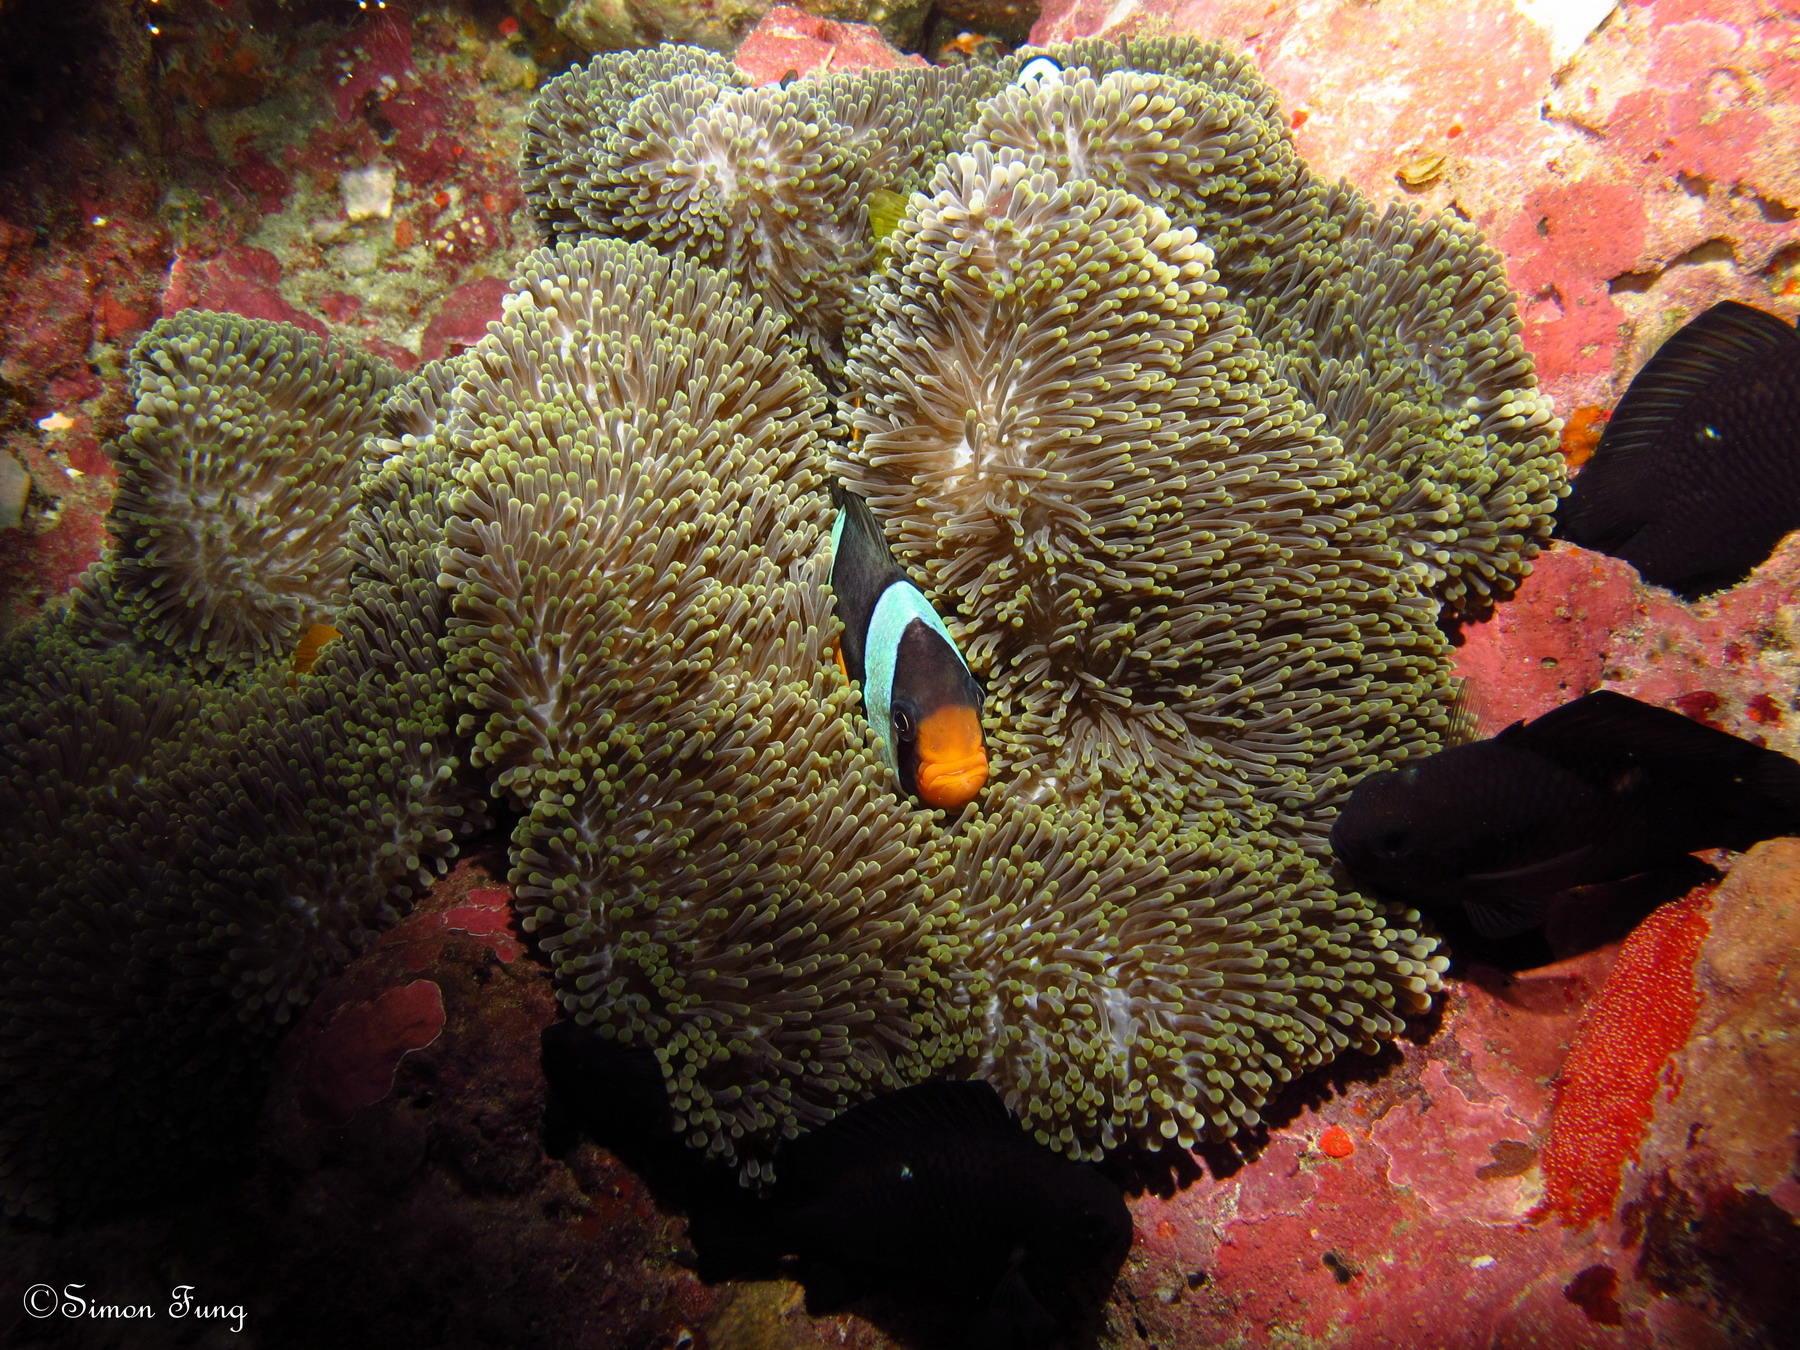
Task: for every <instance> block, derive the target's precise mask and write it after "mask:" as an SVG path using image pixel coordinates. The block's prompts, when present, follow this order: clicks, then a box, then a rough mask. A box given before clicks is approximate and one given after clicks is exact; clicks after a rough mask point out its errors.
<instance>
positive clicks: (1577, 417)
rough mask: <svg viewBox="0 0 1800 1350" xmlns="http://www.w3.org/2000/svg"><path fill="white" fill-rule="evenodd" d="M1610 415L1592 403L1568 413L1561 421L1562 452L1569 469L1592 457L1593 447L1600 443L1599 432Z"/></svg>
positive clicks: (1578, 466) (1603, 429)
mask: <svg viewBox="0 0 1800 1350" xmlns="http://www.w3.org/2000/svg"><path fill="white" fill-rule="evenodd" d="M1611 416H1612V414H1611V413H1609V412H1607V410H1606V409H1605V408H1596V407H1594V406H1593V405H1592V404H1590V405H1589V406H1587V407H1585V408H1577V409H1576V410H1575V411H1574V412H1573V413H1571V414H1570V415H1569V420H1568V421H1567V422H1564V423H1563V434H1562V452H1563V458H1564V459H1565V460H1567V461H1568V463H1569V467H1570V468H1571V469H1579V468H1580V467H1581V466H1582V465H1583V464H1586V463H1587V462H1588V461H1589V460H1590V459H1592V458H1593V457H1594V447H1595V446H1597V445H1599V444H1600V436H1601V433H1602V432H1604V431H1605V430H1606V423H1607V419H1608V418H1610V417H1611Z"/></svg>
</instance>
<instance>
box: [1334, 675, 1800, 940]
mask: <svg viewBox="0 0 1800 1350" xmlns="http://www.w3.org/2000/svg"><path fill="white" fill-rule="evenodd" d="M1794 833H1800V764H1796V763H1795V762H1794V761H1793V760H1791V759H1789V758H1788V757H1787V756H1785V755H1781V754H1777V753H1776V752H1774V751H1772V750H1766V749H1763V748H1762V747H1760V746H1756V745H1752V744H1751V743H1750V742H1748V741H1746V740H1743V739H1742V738H1740V737H1737V736H1732V735H1729V734H1728V733H1726V732H1723V731H1719V730H1716V729H1714V728H1712V727H1707V726H1703V725H1701V724H1700V723H1698V722H1694V721H1691V720H1689V719H1688V718H1685V717H1683V716H1681V714H1679V713H1675V712H1670V711H1668V710H1667V709H1663V708H1657V707H1653V706H1651V705H1650V704H1647V703H1640V702H1639V701H1638V700H1636V699H1631V698H1626V697H1625V696H1624V695H1622V694H1615V693H1611V692H1606V691H1602V692H1600V693H1595V694H1589V695H1587V696H1586V697H1585V698H1581V699H1577V700H1575V701H1574V702H1573V703H1569V704H1565V705H1564V706H1563V707H1561V708H1557V709H1555V710H1553V711H1551V712H1549V713H1546V714H1544V716H1542V717H1540V718H1538V719H1537V720H1535V721H1533V722H1531V723H1529V724H1527V723H1523V722H1519V723H1515V724H1514V725H1512V726H1510V727H1508V728H1507V729H1506V730H1505V731H1503V732H1501V733H1500V734H1499V735H1498V736H1496V737H1494V738H1492V739H1491V740H1486V741H1480V742H1477V743H1476V744H1474V745H1466V746H1459V747H1457V748H1455V749H1451V750H1445V751H1441V752H1439V753H1438V754H1435V755H1431V756H1429V757H1427V758H1425V759H1423V760H1421V761H1419V762H1418V763H1417V764H1414V765H1410V766H1408V767H1407V768H1404V769H1401V770H1398V771H1395V772H1390V773H1382V774H1376V775H1374V776H1373V777H1371V778H1369V779H1367V780H1365V781H1364V782H1363V783H1361V784H1359V785H1358V787H1357V788H1356V790H1355V791H1354V792H1353V793H1351V795H1350V799H1349V800H1348V801H1347V802H1346V803H1345V804H1344V808H1343V810H1342V812H1340V813H1339V816H1338V819H1337V822H1336V824H1335V825H1334V826H1333V827H1332V833H1331V844H1332V848H1333V850H1334V851H1335V852H1336V853H1337V855H1338V858H1339V859H1340V860H1341V861H1342V862H1343V864H1344V866H1345V867H1346V868H1347V869H1348V870H1349V872H1350V874H1351V875H1352V876H1354V877H1355V878H1356V879H1357V881H1358V882H1359V883H1361V884H1364V885H1368V886H1372V887H1375V888H1377V889H1379V890H1383V891H1386V892H1389V893H1391V894H1393V895H1396V896H1400V897H1403V898H1405V899H1408V900H1411V901H1414V902H1417V903H1419V904H1421V905H1424V906H1427V907H1430V906H1433V905H1446V904H1460V905H1462V906H1463V908H1464V910H1465V911H1466V912H1467V914H1468V916H1469V919H1470V921H1471V922H1472V923H1473V925H1474V926H1475V928H1476V930H1477V931H1478V932H1480V933H1481V934H1482V935H1483V936H1485V937H1506V936H1511V935H1513V934H1517V933H1521V932H1524V931H1527V930H1528V929H1530V928H1532V927H1534V926H1536V925H1537V924H1538V923H1540V922H1541V921H1542V918H1543V913H1544V907H1545V903H1546V901H1547V900H1548V899H1549V897H1551V896H1553V895H1555V894H1557V893H1559V892H1563V891H1566V890H1569V889H1570V888H1573V887H1577V886H1588V885H1594V884H1597V883H1601V882H1612V881H1619V880H1622V879H1624V878H1626V877H1630V876H1636V875H1638V874H1640V873H1643V872H1648V871H1652V870H1654V869H1658V868H1661V867H1665V866H1668V865H1671V864H1673V863H1675V862H1677V861H1679V860H1681V859H1682V858H1684V857H1685V856H1686V855H1687V854H1689V853H1692V852H1693V851H1695V850H1696V849H1703V848H1732V849H1743V848H1748V847H1749V846H1750V845H1751V844H1753V843H1755V842H1756V841H1757V840H1759V839H1769V838H1774V837H1776V836H1779V835H1784V834H1794Z"/></svg>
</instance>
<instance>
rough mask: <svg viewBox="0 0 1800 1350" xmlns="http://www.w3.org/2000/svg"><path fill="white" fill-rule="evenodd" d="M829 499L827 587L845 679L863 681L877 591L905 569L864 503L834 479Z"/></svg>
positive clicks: (898, 578) (902, 577) (903, 575)
mask: <svg viewBox="0 0 1800 1350" xmlns="http://www.w3.org/2000/svg"><path fill="white" fill-rule="evenodd" d="M831 498H832V500H833V501H834V502H836V503H837V507H838V517H837V523H836V524H835V525H833V527H832V532H831V590H832V594H833V596H834V597H835V598H836V601H837V616H838V619H839V620H840V621H841V622H842V623H843V625H844V637H843V642H842V645H841V647H840V651H841V654H842V656H843V658H844V668H845V670H846V672H847V673H848V674H849V676H850V678H851V679H853V680H857V681H859V682H862V681H866V679H867V672H866V671H865V669H864V661H865V659H866V643H867V642H868V636H869V621H870V619H871V618H873V617H874V614H875V606H876V605H877V604H878V603H879V602H880V600H881V596H882V593H883V592H884V591H886V590H887V589H888V587H890V586H892V585H893V584H894V583H895V582H896V581H904V580H906V573H904V572H902V571H901V570H900V564H899V563H897V562H895V561H894V553H893V550H892V549H890V548H889V547H888V542H887V536H886V535H885V534H883V533H882V530H881V524H880V522H879V521H877V520H876V519H875V513H874V512H873V511H871V510H869V504H868V503H867V502H865V501H864V500H863V499H862V498H861V497H859V496H857V495H856V494H855V493H854V492H852V491H850V490H849V489H848V488H846V487H844V486H843V485H842V484H837V483H834V484H833V485H832V489H831Z"/></svg>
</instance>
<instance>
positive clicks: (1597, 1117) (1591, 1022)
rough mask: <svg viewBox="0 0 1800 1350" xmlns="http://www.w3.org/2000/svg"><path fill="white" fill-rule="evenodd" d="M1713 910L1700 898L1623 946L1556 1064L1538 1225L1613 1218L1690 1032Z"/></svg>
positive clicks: (1663, 915)
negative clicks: (1626, 1170)
mask: <svg viewBox="0 0 1800 1350" xmlns="http://www.w3.org/2000/svg"><path fill="white" fill-rule="evenodd" d="M1711 908H1712V893H1711V891H1710V890H1702V891H1697V892H1695V893H1694V894H1693V895H1690V896H1688V897H1687V898H1686V899H1684V900H1681V901H1679V902H1678V903H1675V904H1670V905H1665V906H1664V907H1663V908H1662V909H1659V910H1658V911H1656V913H1654V914H1652V915H1651V916H1650V917H1649V918H1648V919H1646V920H1645V921H1644V922H1643V923H1642V924H1641V925H1639V927H1638V928H1637V929H1636V930H1635V931H1634V932H1633V933H1632V934H1631V936H1630V937H1628V938H1627V939H1626V940H1625V945H1624V947H1623V948H1621V949H1620V952H1619V961H1618V964H1617V965H1616V966H1614V967H1613V973H1612V976H1611V978H1609V979H1608V980H1607V982H1606V984H1605V986H1604V987H1603V988H1602V989H1601V990H1600V995H1599V997H1598V998H1597V999H1595V1000H1594V1003H1593V1006H1592V1007H1591V1008H1590V1009H1589V1010H1588V1017H1587V1021H1586V1022H1584V1023H1583V1024H1582V1028H1581V1031H1580V1033H1579V1034H1578V1035H1577V1036H1576V1038H1575V1044H1574V1046H1573V1047H1572V1048H1571V1049H1570V1051H1569V1058H1568V1060H1567V1062H1566V1063H1565V1064H1564V1065H1563V1072H1562V1082H1561V1084H1560V1086H1559V1087H1558V1089H1557V1094H1556V1109H1555V1112H1554V1115H1553V1116H1552V1120H1551V1132H1550V1142H1549V1144H1548V1145H1546V1146H1545V1148H1544V1157H1543V1166H1544V1181H1545V1187H1546V1190H1545V1196H1544V1201H1543V1203H1542V1204H1541V1205H1540V1206H1539V1207H1538V1208H1537V1210H1535V1211H1534V1214H1535V1216H1536V1217H1540V1218H1541V1217H1546V1216H1549V1215H1555V1216H1556V1217H1557V1218H1558V1219H1559V1220H1561V1222H1562V1223H1564V1224H1565V1225H1567V1226H1569V1227H1572V1228H1582V1227H1586V1226H1587V1225H1589V1224H1592V1223H1594V1222H1595V1221H1596V1220H1598V1219H1601V1218H1604V1217H1606V1216H1607V1215H1608V1214H1610V1213H1611V1212H1612V1209H1613V1204H1614V1202H1615V1201H1616V1200H1617V1199H1618V1195H1619V1175H1620V1170H1621V1169H1622V1168H1623V1167H1624V1166H1625V1164H1626V1163H1627V1162H1628V1161H1629V1160H1631V1159H1632V1158H1635V1157H1636V1156H1637V1152H1638V1145H1639V1144H1640V1143H1641V1142H1642V1140H1643V1138H1644V1131H1645V1129H1646V1128H1647V1127H1648V1124H1649V1120H1650V1117H1651V1115H1652V1114H1653V1112H1654V1110H1655V1106H1656V1098H1657V1094H1658V1092H1659V1091H1660V1090H1661V1089H1662V1088H1663V1086H1664V1072H1663V1071H1664V1069H1665V1067H1666V1066H1667V1065H1668V1063H1669V1058H1670V1056H1671V1055H1673V1054H1674V1053H1675V1052H1676V1051H1677V1050H1679V1049H1680V1048H1681V1047H1682V1046H1683V1045H1684V1044H1686V1042H1687V1038H1688V1034H1689V1033H1690V1032H1691V1031H1692V1030H1693V1028H1694V1017H1695V1015H1696V1013H1698V1011H1699V1008H1700V994H1699V991H1698V990H1697V989H1696V988H1695V986H1694V962H1695V961H1696V959H1698V957H1699V955H1700V948H1701V946H1702V945H1703V944H1704V943H1705V941H1706V936H1707V933H1708V931H1709V928H1710V911H1711Z"/></svg>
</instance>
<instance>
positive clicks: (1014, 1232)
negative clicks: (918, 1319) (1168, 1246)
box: [692, 1082, 1132, 1347]
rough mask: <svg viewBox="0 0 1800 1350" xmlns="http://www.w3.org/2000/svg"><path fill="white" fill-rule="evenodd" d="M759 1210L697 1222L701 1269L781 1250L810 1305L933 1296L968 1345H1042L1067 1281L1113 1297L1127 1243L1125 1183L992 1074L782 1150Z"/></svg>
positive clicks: (763, 1263)
mask: <svg viewBox="0 0 1800 1350" xmlns="http://www.w3.org/2000/svg"><path fill="white" fill-rule="evenodd" d="M775 1168H776V1184H775V1188H774V1192H773V1194H772V1195H771V1197H770V1198H769V1200H768V1201H767V1202H766V1203H765V1204H764V1205H763V1206H762V1207H761V1208H760V1210H759V1211H756V1212H753V1213H751V1214H748V1215H746V1214H745V1213H743V1212H741V1211H740V1212H738V1213H736V1214H733V1215H732V1216H731V1217H730V1222H729V1223H722V1222H720V1221H719V1220H718V1219H717V1218H716V1217H714V1216H701V1215H697V1216H696V1222H695V1225H694V1227H693V1229H692V1235H693V1237H694V1240H695V1246H696V1249H697V1250H698V1251H699V1252H700V1253H701V1261H702V1265H701V1274H702V1275H703V1277H706V1278H726V1277H729V1276H731V1275H732V1274H734V1273H735V1272H736V1271H737V1270H739V1269H746V1270H757V1269H766V1268H767V1267H768V1265H769V1260H770V1257H771V1256H772V1255H773V1256H776V1257H777V1258H778V1259H779V1260H780V1262H781V1265H782V1268H783V1269H784V1270H786V1271H787V1273H789V1274H791V1275H793V1276H794V1277H796V1278H798V1279H799V1280H800V1281H801V1282H802V1283H803V1284H804V1285H805V1286H806V1291H807V1309H808V1311H809V1312H812V1313H815V1314H816V1313H823V1312H830V1311H833V1310H835V1309H838V1308H841V1307H843V1306H845V1305H846V1304H848V1303H850V1302H853V1301H855V1300H857V1299H860V1298H864V1297H869V1296H876V1297H880V1296H888V1297H897V1298H902V1299H907V1300H916V1299H918V1298H921V1297H922V1298H928V1299H931V1300H933V1301H934V1302H936V1303H937V1304H938V1305H940V1306H945V1307H948V1308H950V1309H951V1310H952V1311H954V1312H956V1313H957V1314H958V1316H959V1318H960V1320H961V1331H962V1341H963V1343H964V1344H965V1345H970V1346H976V1345H978V1346H982V1347H1009V1346H1031V1345H1041V1344H1043V1343H1044V1342H1045V1341H1046V1340H1047V1339H1048V1338H1050V1337H1052V1336H1053V1335H1055V1334H1056V1333H1057V1332H1058V1331H1059V1329H1063V1328H1064V1326H1065V1317H1064V1316H1062V1315H1059V1313H1058V1312H1057V1311H1053V1309H1061V1308H1063V1307H1064V1305H1065V1304H1066V1303H1067V1302H1068V1298H1069V1294H1070V1291H1071V1290H1077V1289H1081V1288H1084V1287H1091V1288H1092V1290H1093V1293H1094V1295H1095V1296H1096V1297H1100V1296H1103V1295H1104V1292H1105V1290H1106V1289H1107V1288H1108V1287H1109V1286H1110V1284H1111V1280H1112V1277H1113V1276H1114V1275H1115V1274H1116V1273H1117V1269H1118V1265H1119V1263H1121V1262H1122V1261H1123V1259H1124V1257H1125V1253H1126V1251H1127V1249H1128V1248H1129V1247H1130V1245H1131V1232H1132V1230H1131V1212H1130V1210H1129V1209H1127V1208H1126V1205H1125V1198H1124V1194H1123V1193H1122V1192H1121V1191H1120V1189H1119V1187H1118V1186H1117V1185H1116V1184H1115V1183H1114V1182H1112V1181H1111V1180H1109V1179H1108V1178H1107V1177H1106V1176H1105V1175H1104V1174H1103V1173H1101V1172H1100V1171H1099V1170H1098V1169H1096V1168H1095V1167H1093V1166H1091V1165H1090V1164H1087V1163H1079V1162H1073V1161H1071V1160H1070V1159H1068V1158H1064V1157H1062V1156H1060V1155H1059V1154H1057V1153H1054V1152H1052V1151H1051V1150H1050V1149H1048V1148H1046V1147H1045V1146H1044V1145H1042V1144H1040V1143H1038V1142H1037V1141H1036V1140H1035V1139H1033V1138H1032V1137H1031V1136H1030V1135H1028V1134H1027V1133H1026V1132H1025V1131H1024V1130H1023V1129H1022V1128H1021V1127H1020V1125H1019V1123H1018V1122H1017V1121H1016V1120H1015V1119H1014V1118H1013V1116H1012V1113H1011V1112H1010V1111H1008V1110H1007V1109H1006V1107H1005V1105H1004V1104H1003V1103H1002V1102H1001V1100H1000V1097H999V1094H997V1093H996V1092H995V1091H994V1089H993V1087H992V1086H991V1085H989V1084H987V1083H984V1082H953V1083H922V1084H918V1085H916V1086H914V1087H908V1088H902V1089H901V1090H900V1091H898V1092H893V1093H889V1094H888V1095H886V1096H883V1097H878V1098H875V1099H874V1100H872V1101H868V1102H865V1103H863V1104H862V1105H860V1106H856V1107H852V1108H851V1109H850V1110H849V1111H846V1112H845V1113H844V1114H843V1115H841V1116H839V1117H837V1119H835V1120H833V1121H831V1122H830V1123H829V1124H827V1125H825V1126H823V1127H821V1128H819V1129H817V1130H813V1131H810V1132H809V1133H807V1134H804V1135H801V1136H800V1137H799V1138H798V1139H796V1140H794V1141H793V1142H791V1143H789V1144H785V1145H783V1146H782V1148H781V1150H780V1152H779V1153H778V1155H777V1157H776V1164H775Z"/></svg>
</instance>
